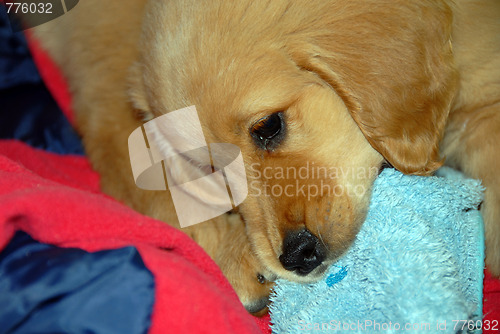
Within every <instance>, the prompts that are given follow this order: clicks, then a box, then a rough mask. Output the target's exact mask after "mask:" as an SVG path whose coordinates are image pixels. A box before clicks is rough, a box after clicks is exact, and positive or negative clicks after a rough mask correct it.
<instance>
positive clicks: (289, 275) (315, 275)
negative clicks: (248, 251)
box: [264, 261, 334, 284]
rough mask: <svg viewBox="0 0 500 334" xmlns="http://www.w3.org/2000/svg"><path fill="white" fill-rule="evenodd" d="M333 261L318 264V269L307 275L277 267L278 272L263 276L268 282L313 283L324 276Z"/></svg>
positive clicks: (272, 271) (273, 271)
mask: <svg viewBox="0 0 500 334" xmlns="http://www.w3.org/2000/svg"><path fill="white" fill-rule="evenodd" d="M333 262H334V261H326V262H323V263H322V264H320V265H319V266H318V267H316V268H314V270H313V271H311V272H310V273H308V274H307V275H301V274H300V273H296V272H294V271H290V270H286V269H285V268H283V267H282V266H279V267H278V270H270V271H269V272H267V273H266V274H265V275H264V276H265V278H266V280H268V281H272V282H274V281H276V280H277V279H285V280H288V281H291V282H297V283H305V284H307V283H315V282H317V281H319V280H321V279H322V278H323V277H324V276H325V272H326V271H327V270H328V268H329V267H330V266H331V264H332V263H333Z"/></svg>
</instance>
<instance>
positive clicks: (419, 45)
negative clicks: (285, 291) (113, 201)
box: [36, 0, 500, 312]
mask: <svg viewBox="0 0 500 334" xmlns="http://www.w3.org/2000/svg"><path fill="white" fill-rule="evenodd" d="M36 35H37V37H38V38H40V39H41V41H42V42H43V45H44V46H45V47H46V48H47V49H48V50H49V52H50V53H51V55H52V56H53V58H54V59H55V60H56V62H57V63H58V64H59V65H60V66H61V68H62V70H63V71H64V73H65V75H66V77H67V79H68V82H69V85H70V88H71V91H72V93H73V97H74V101H73V105H74V109H75V111H76V113H77V119H78V129H79V131H80V132H81V134H82V136H83V140H84V144H85V147H86V151H87V153H88V155H89V158H90V160H91V162H92V164H93V166H94V168H95V169H96V170H97V171H98V172H99V173H100V174H101V177H102V188H103V190H104V191H105V192H107V193H109V194H111V195H112V196H114V197H116V198H118V199H120V200H122V201H124V202H125V203H126V204H128V205H130V206H132V207H133V208H135V209H136V210H138V211H140V212H143V213H144V214H147V215H150V216H152V217H155V218H158V219H160V220H163V221H166V222H168V223H170V224H172V225H173V226H177V227H179V225H178V222H177V217H176V215H175V210H174V208H173V204H172V202H171V199H170V195H169V193H168V191H166V192H153V191H144V190H140V189H138V188H137V187H136V186H135V184H134V182H133V179H132V174H131V170H130V162H129V158H128V151H127V150H128V148H127V138H128V136H129V134H130V133H131V132H132V131H133V130H134V129H135V128H137V127H138V126H140V125H141V124H142V123H143V121H144V120H147V119H151V118H152V117H154V116H158V115H161V114H164V113H167V112H169V111H172V110H177V109H180V108H182V107H186V106H189V105H196V107H197V110H198V113H199V116H200V121H201V123H202V127H203V131H204V134H205V136H206V139H207V141H208V142H215V143H217V142H229V143H233V144H236V145H237V146H238V147H240V149H241V151H242V153H243V156H244V159H245V163H246V168H247V176H248V180H249V195H248V197H247V199H246V200H245V202H244V203H243V204H241V205H240V207H239V208H238V212H237V213H233V214H227V215H223V216H220V217H218V218H216V219H214V220H212V221H210V222H205V223H202V224H199V225H196V226H193V227H190V228H187V229H185V230H186V232H187V233H188V234H189V235H190V236H191V237H192V238H193V239H194V240H196V241H197V242H198V243H199V244H200V245H201V246H202V247H203V248H204V249H205V250H206V251H207V252H208V254H210V255H211V256H212V257H213V259H214V260H215V261H216V262H217V263H218V264H219V266H220V267H221V269H222V270H223V272H224V273H225V275H226V276H227V277H228V279H229V280H230V282H231V283H232V284H233V286H234V287H235V290H236V291H237V293H238V295H239V296H240V299H241V300H242V302H243V303H244V304H245V306H246V307H247V309H249V310H250V311H253V312H256V311H259V310H260V309H262V308H263V307H264V306H265V303H266V301H267V295H268V291H269V287H270V286H271V284H272V283H271V282H270V281H272V280H274V279H275V278H276V277H284V278H287V279H290V280H296V281H312V280H315V279H317V278H318V277H320V276H321V274H322V272H323V271H324V269H325V268H326V266H327V265H328V264H331V263H332V262H333V261H334V260H335V258H336V257H338V256H339V255H341V254H342V253H343V252H344V251H345V250H346V249H347V247H349V245H350V243H351V241H352V240H353V238H354V237H355V235H356V233H357V231H358V229H359V227H360V225H361V223H362V222H363V219H364V217H365V213H366V209H367V205H368V201H369V195H370V186H371V184H372V182H373V180H374V179H375V177H376V176H377V173H376V172H373V171H377V170H378V168H379V167H380V166H381V164H382V163H383V161H384V160H386V161H388V162H389V163H390V164H392V165H393V166H394V167H396V168H397V169H399V170H400V171H402V172H404V173H408V174H418V175H429V174H431V173H432V172H433V171H434V170H436V169H437V168H438V167H439V166H441V165H442V162H443V158H444V157H446V162H448V163H449V164H450V165H452V166H454V167H457V168H459V169H461V170H463V171H464V172H466V173H467V174H469V175H470V176H472V177H475V178H479V179H481V180H482V181H483V182H484V184H485V186H486V189H487V190H486V199H485V202H484V204H483V205H482V211H483V213H484V218H485V223H486V247H487V250H486V251H487V257H486V261H487V264H488V266H489V268H490V270H491V271H492V272H493V273H494V274H495V275H500V181H499V178H498V171H497V168H499V167H500V157H499V154H498V153H500V146H499V144H498V143H500V102H499V101H500V39H499V38H498V36H499V35H500V2H498V1H497V0H484V1H479V0H477V1H473V0H457V1H455V2H452V1H447V0H442V1H439V0H435V1H420V0H418V1H408V0H363V1H361V0H337V1H325V0H308V1H305V0H295V1H293V0H273V1H266V0H252V1H247V0H242V1H234V2H233V1H206V2H200V1H195V0H172V1H159V0H149V1H138V0H106V1H97V0H85V1H81V2H80V3H79V4H78V6H77V7H75V9H73V10H72V11H71V12H69V13H68V14H66V15H64V16H62V17H61V18H59V19H57V20H55V21H53V22H50V23H48V24H46V25H43V26H40V27H39V28H37V29H36ZM278 111H284V115H285V116H284V117H285V121H286V131H287V132H286V138H285V140H283V142H282V143H281V144H280V145H279V146H278V147H277V148H276V149H275V150H272V151H266V150H262V149H259V148H258V147H257V146H256V145H255V143H254V142H253V141H252V138H251V136H250V133H249V129H250V128H251V127H252V125H253V124H254V123H255V122H256V121H258V120H259V119H261V118H262V117H265V116H267V115H269V114H271V113H274V112H278ZM444 134H446V135H445V136H444ZM443 136H444V139H443ZM442 140H443V141H442ZM441 141H442V145H441V146H440V142H441ZM440 150H441V151H440ZM442 153H443V154H442ZM284 167H286V168H288V169H286V170H283V168H284ZM300 170H302V171H305V170H309V171H311V172H312V171H316V172H317V173H316V175H315V176H314V177H313V176H312V174H309V175H308V176H307V177H300V176H299V177H297V175H293V176H294V177H287V176H286V175H285V176H284V174H283V173H284V171H286V172H290V173H294V172H297V171H300ZM325 171H327V172H325ZM280 173H281V174H280ZM273 187H274V188H273ZM273 189H275V190H276V189H281V190H282V191H283V190H284V189H288V190H289V193H286V194H283V193H281V194H278V193H276V192H274V193H273ZM300 189H307V192H302V191H299V190H300ZM317 189H324V191H323V192H321V193H320V194H317V193H315V194H312V192H313V190H317ZM331 189H337V190H339V191H331ZM288 194H292V195H293V196H288ZM303 227H307V229H308V230H309V231H311V232H312V233H313V234H315V235H316V236H317V237H319V238H320V239H321V241H322V243H323V244H324V245H325V246H326V248H327V250H328V252H327V258H326V260H325V261H324V263H323V264H321V265H320V266H318V267H317V268H316V269H314V270H313V271H312V272H311V273H310V274H309V275H307V276H299V275H296V274H295V273H293V272H292V271H287V270H285V269H284V268H283V266H282V265H281V263H280V261H279V260H278V257H279V256H280V254H281V252H282V247H283V245H282V244H283V238H284V237H285V235H286V233H288V232H290V231H294V230H297V229H299V228H303ZM259 275H260V276H259ZM262 277H265V278H266V281H264V282H263V280H262ZM258 278H260V279H258ZM259 281H260V282H259Z"/></svg>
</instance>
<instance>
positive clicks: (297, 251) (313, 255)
mask: <svg viewBox="0 0 500 334" xmlns="http://www.w3.org/2000/svg"><path fill="white" fill-rule="evenodd" d="M325 258H326V249H325V247H324V246H323V244H322V243H321V241H320V240H319V239H318V238H317V237H316V236H315V235H313V234H312V233H311V232H309V231H308V230H307V229H302V230H299V231H297V232H289V233H288V234H287V235H286V237H285V239H284V240H283V254H281V255H280V257H279V260H280V262H281V264H282V265H283V267H284V268H285V269H286V270H290V271H294V272H295V273H297V274H298V275H301V276H305V275H307V274H309V273H310V272H311V271H313V270H314V269H315V268H316V267H318V266H319V265H320V264H321V263H322V262H323V261H324V260H325Z"/></svg>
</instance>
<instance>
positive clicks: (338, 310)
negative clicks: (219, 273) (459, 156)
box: [270, 169, 484, 334]
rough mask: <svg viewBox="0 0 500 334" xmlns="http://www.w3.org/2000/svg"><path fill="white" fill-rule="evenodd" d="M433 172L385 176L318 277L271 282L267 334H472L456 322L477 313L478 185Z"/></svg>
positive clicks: (479, 278)
mask: <svg viewBox="0 0 500 334" xmlns="http://www.w3.org/2000/svg"><path fill="white" fill-rule="evenodd" d="M441 175H447V176H448V177H437V176H433V177H419V176H408V175H403V174H401V173H400V172H398V171H396V170H394V169H386V170H384V171H383V172H382V173H381V175H380V176H379V177H378V179H377V180H376V181H375V184H374V187H373V194H372V200H371V204H370V208H369V212H368V216H367V218H366V221H365V223H364V225H363V227H362V228H361V231H360V232H359V234H358V237H357V239H356V241H355V242H354V244H353V245H352V247H351V248H350V250H349V251H348V252H347V253H346V254H345V255H344V256H343V257H341V258H340V259H339V260H338V262H336V263H335V264H334V265H333V266H331V267H330V269H329V272H328V273H327V274H326V275H325V277H324V279H322V280H321V281H319V282H317V283H315V284H307V285H304V284H299V283H292V282H288V281H285V280H279V281H278V282H277V285H276V288H275V290H274V293H273V295H272V296H271V300H272V302H273V303H272V305H271V307H270V311H271V322H272V329H273V333H308V332H310V333H321V332H325V333H356V332H358V333H375V332H378V333H386V332H387V333H390V332H401V331H406V332H408V331H411V332H414V333H418V332H421V333H441V334H443V333H461V332H474V333H479V332H480V330H475V329H472V330H471V329H470V328H473V327H474V326H472V325H470V324H472V321H471V322H470V323H468V324H467V326H463V322H460V323H458V322H457V321H456V320H477V319H481V317H482V282H483V267H484V231H483V223H482V219H481V216H480V213H479V211H478V210H477V208H478V206H479V205H480V203H481V201H482V196H483V189H482V186H481V185H480V183H479V182H478V181H475V180H470V179H465V178H463V177H461V176H460V174H458V173H454V172H453V171H451V170H449V169H446V170H444V171H441ZM454 320H455V321H454ZM462 327H464V329H463V330H462Z"/></svg>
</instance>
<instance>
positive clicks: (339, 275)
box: [326, 265, 348, 288]
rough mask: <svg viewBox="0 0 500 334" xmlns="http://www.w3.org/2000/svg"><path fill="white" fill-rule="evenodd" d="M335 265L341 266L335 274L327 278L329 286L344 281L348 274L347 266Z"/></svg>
mask: <svg viewBox="0 0 500 334" xmlns="http://www.w3.org/2000/svg"><path fill="white" fill-rule="evenodd" d="M335 267H337V268H340V270H339V271H337V272H336V273H335V274H330V275H328V277H327V278H326V285H328V287H329V288H331V287H332V285H334V284H337V283H338V282H340V281H342V280H343V279H344V277H346V276H347V272H348V270H347V266H339V265H335Z"/></svg>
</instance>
